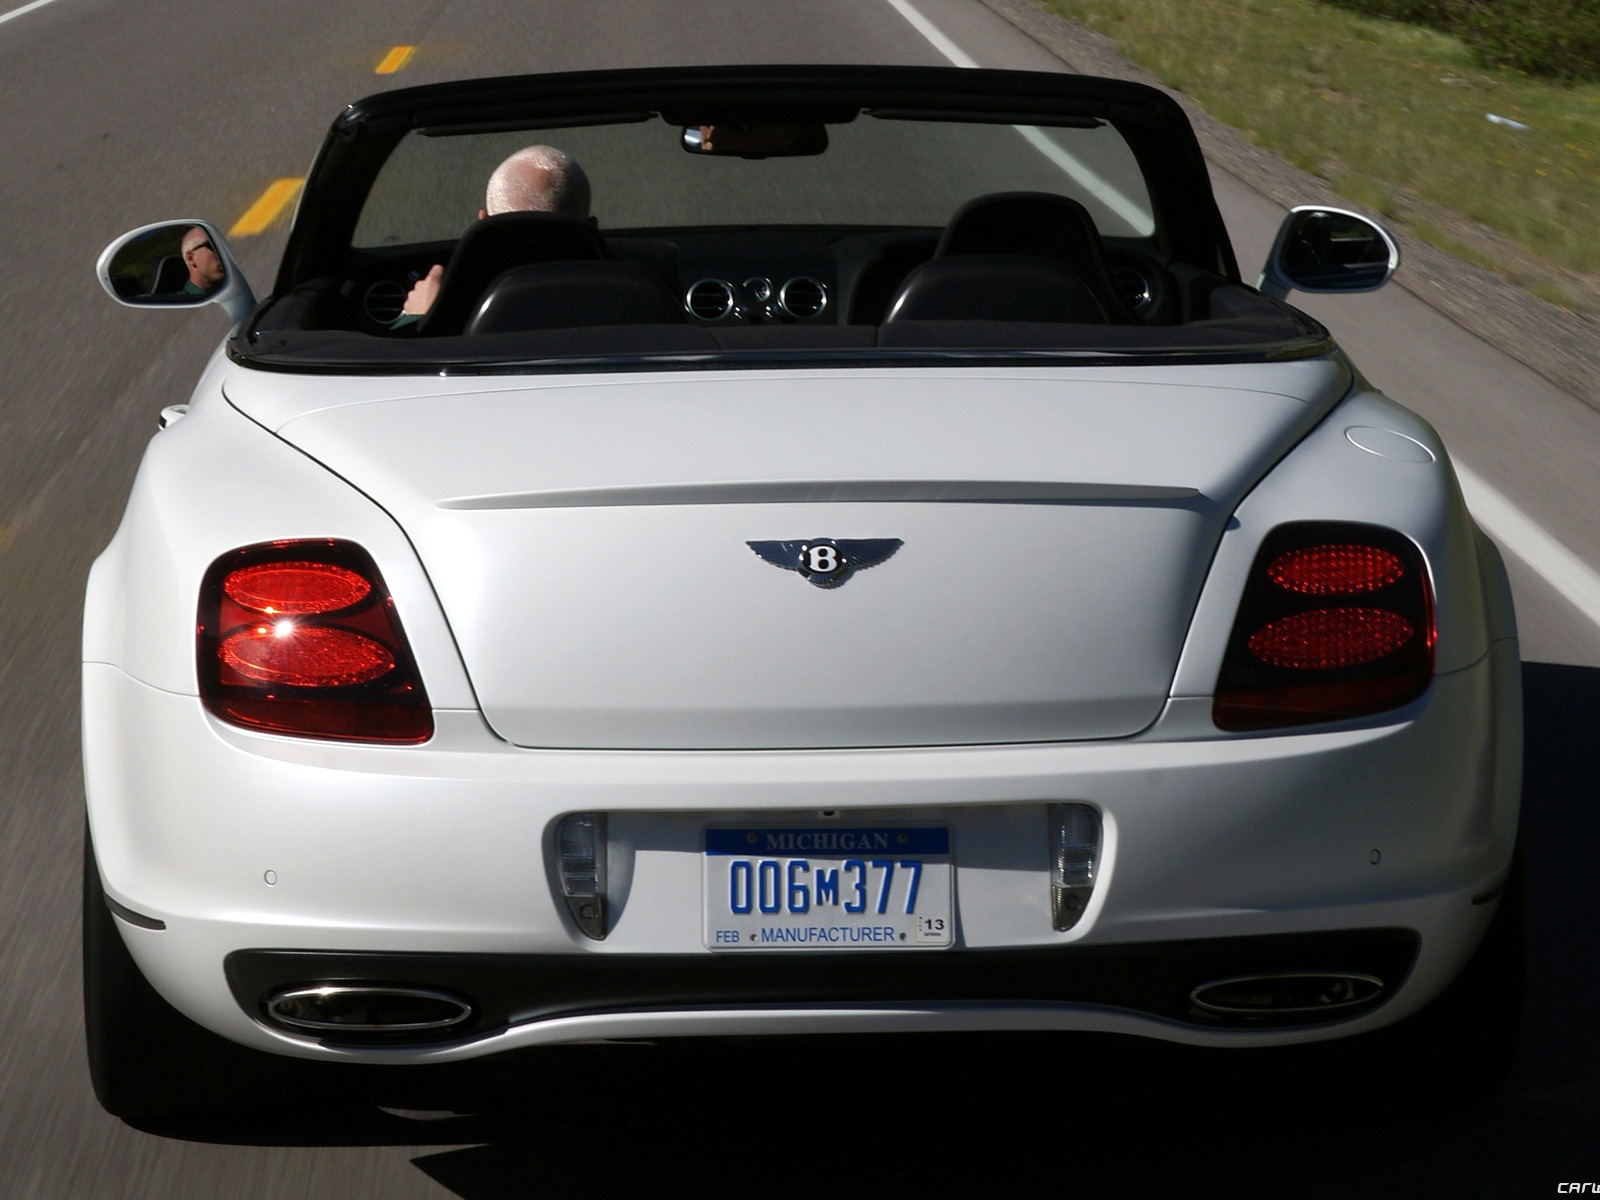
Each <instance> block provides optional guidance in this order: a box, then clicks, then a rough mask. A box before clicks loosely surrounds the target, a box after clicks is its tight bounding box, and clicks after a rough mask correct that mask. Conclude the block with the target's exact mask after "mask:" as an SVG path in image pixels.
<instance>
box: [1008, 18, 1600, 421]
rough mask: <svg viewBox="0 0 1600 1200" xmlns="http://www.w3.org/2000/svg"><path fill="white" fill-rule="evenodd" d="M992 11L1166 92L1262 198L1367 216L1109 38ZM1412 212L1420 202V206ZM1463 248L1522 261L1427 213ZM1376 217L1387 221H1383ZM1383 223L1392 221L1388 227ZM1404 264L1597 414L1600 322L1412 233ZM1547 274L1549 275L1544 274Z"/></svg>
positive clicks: (1079, 66) (1078, 65)
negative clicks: (1167, 83) (1133, 59)
mask: <svg viewBox="0 0 1600 1200" xmlns="http://www.w3.org/2000/svg"><path fill="white" fill-rule="evenodd" d="M982 2H983V4H984V5H985V7H987V8H989V9H990V10H991V11H993V12H994V13H996V14H997V15H999V16H1001V17H1003V18H1004V19H1005V20H1007V21H1009V22H1010V23H1011V24H1012V25H1014V26H1016V27H1017V28H1018V29H1020V30H1021V31H1022V32H1023V33H1025V34H1027V35H1028V36H1029V37H1030V38H1032V39H1033V40H1034V41H1036V42H1037V43H1038V44H1039V45H1041V46H1042V47H1044V48H1045V49H1046V50H1048V51H1049V52H1050V53H1051V54H1053V55H1054V56H1055V57H1056V58H1058V59H1060V60H1061V62H1062V63H1063V64H1064V65H1065V66H1066V67H1067V68H1068V69H1069V70H1071V71H1075V72H1077V73H1079V74H1084V75H1104V76H1110V77H1112V78H1117V79H1131V80H1135V81H1137V82H1140V83H1146V84H1150V85H1151V86H1153V87H1158V88H1161V90H1162V91H1164V92H1167V93H1168V94H1169V95H1171V96H1173V97H1174V98H1175V99H1176V100H1177V101H1178V102H1179V103H1180V104H1182V105H1183V107H1184V110H1185V111H1186V112H1187V113H1188V114H1189V118H1190V120H1191V121H1193V122H1194V126H1195V131H1196V133H1197V134H1198V136H1199V139H1200V145H1201V148H1202V149H1203V150H1204V151H1205V154H1206V157H1207V159H1209V160H1210V161H1211V162H1212V163H1213V164H1215V166H1216V167H1217V168H1218V169H1220V170H1222V171H1226V172H1227V173H1228V174H1230V175H1232V176H1234V177H1235V178H1237V179H1238V180H1240V181H1241V182H1243V183H1245V184H1247V185H1248V186H1250V187H1252V188H1254V189H1255V190H1256V191H1258V192H1260V193H1261V194H1262V195H1263V196H1266V197H1267V198H1268V199H1270V200H1272V201H1273V202H1274V203H1277V204H1281V205H1282V206H1284V207H1285V208H1289V207H1292V206H1294V205H1297V204H1328V205H1336V206H1338V207H1341V208H1348V209H1353V210H1356V211H1363V210H1362V206H1361V205H1359V204H1355V203H1354V202H1352V201H1350V200H1348V199H1346V198H1345V197H1343V196H1340V195H1339V194H1337V193H1336V192H1334V191H1333V189H1332V188H1331V187H1330V186H1329V184H1328V181H1327V180H1325V179H1321V178H1319V177H1317V176H1315V175H1312V174H1310V173H1309V172H1306V171H1303V170H1301V169H1300V168H1298V167H1295V166H1292V165H1291V164H1289V163H1287V162H1285V161H1284V160H1283V159H1281V158H1279V157H1278V156H1277V155H1275V154H1273V153H1272V152H1271V151H1269V150H1264V149H1262V148H1261V147H1260V146H1257V145H1255V144H1253V143H1252V142H1250V141H1249V140H1248V139H1247V138H1245V137H1244V135H1243V134H1241V133H1240V132H1239V131H1238V130H1236V129H1234V128H1232V127H1231V126H1229V125H1225V124H1223V123H1222V122H1221V121H1218V120H1217V119H1216V118H1214V117H1212V116H1211V115H1210V114H1209V113H1207V112H1206V111H1205V110H1204V109H1202V108H1200V106H1199V105H1198V104H1196V103H1195V102H1194V101H1193V100H1192V99H1191V98H1190V97H1188V96H1186V95H1184V94H1183V93H1181V92H1175V91H1173V90H1172V89H1171V88H1168V87H1164V86H1163V85H1162V84H1161V82H1160V81H1159V80H1157V79H1156V77H1155V76H1153V75H1151V74H1150V73H1149V72H1148V71H1145V70H1143V69H1142V68H1140V67H1138V66H1136V65H1135V64H1133V63H1131V62H1129V61H1128V60H1127V59H1126V58H1124V57H1123V56H1122V55H1121V54H1120V53H1118V51H1117V49H1116V46H1115V44H1114V43H1113V42H1112V40H1111V39H1110V38H1108V37H1106V36H1104V35H1103V34H1099V33H1095V32H1093V31H1092V30H1088V29H1084V28H1083V27H1082V26H1079V25H1074V24H1072V23H1071V22H1069V21H1066V20H1063V19H1062V18H1061V17H1058V16H1056V15H1054V14H1053V13H1047V12H1044V11H1043V10H1041V9H1040V8H1039V7H1038V5H1037V4H1036V3H1035V2H1034V0H982ZM1413 203H1414V204H1415V203H1416V202H1413ZM1417 207H1418V213H1419V215H1425V216H1426V217H1427V219H1428V220H1429V221H1430V222H1432V223H1433V224H1434V225H1436V226H1438V227H1440V228H1443V229H1444V230H1446V231H1447V232H1448V234H1449V235H1450V236H1451V237H1452V238H1454V239H1455V240H1456V241H1457V242H1459V243H1460V244H1461V245H1464V246H1467V247H1473V248H1476V247H1479V246H1481V247H1482V248H1483V250H1484V252H1485V253H1486V255H1488V256H1491V257H1493V258H1495V259H1496V260H1497V261H1502V262H1513V263H1514V262H1516V261H1517V260H1518V259H1519V258H1520V257H1523V256H1522V254H1521V252H1520V251H1518V250H1517V249H1516V248H1515V247H1512V246H1511V245H1510V244H1509V242H1508V241H1507V240H1506V239H1504V238H1502V237H1500V236H1499V235H1497V234H1495V233H1494V232H1493V231H1491V230H1487V229H1484V228H1482V227H1481V226H1478V225H1476V224H1474V223H1473V222H1470V221H1467V220H1465V219H1464V218H1462V217H1460V216H1459V215H1456V214H1454V213H1451V212H1448V211H1447V210H1441V209H1438V208H1436V207H1432V206H1429V207H1428V208H1427V210H1426V212H1425V213H1423V212H1422V211H1421V207H1420V205H1417ZM1370 215H1372V216H1373V217H1374V218H1376V219H1379V220H1384V219H1383V218H1382V217H1380V216H1379V215H1378V214H1376V213H1371V214H1370ZM1384 223H1385V225H1391V224H1392V222H1388V221H1386V220H1385V221H1384ZM1396 237H1397V238H1398V239H1399V241H1400V243H1401V255H1402V262H1401V267H1400V270H1399V271H1398V272H1397V273H1396V275H1395V282H1396V283H1398V284H1400V285H1401V286H1402V287H1404V288H1405V289H1406V290H1407V291H1409V292H1411V293H1412V294H1413V295H1415V296H1416V297H1418V298H1419V299H1420V300H1422V301H1423V302H1424V303H1426V304H1428V305H1429V306H1430V307H1432V308H1434V309H1436V310H1438V311H1439V312H1441V313H1443V314H1444V315H1445V316H1447V317H1449V318H1450V319H1451V320H1452V321H1454V322H1455V323H1456V324H1458V325H1460V326H1461V327H1462V328H1464V329H1466V330H1468V331H1469V332H1470V333H1472V334H1474V335H1476V336H1477V337H1480V338H1482V339H1483V340H1484V341H1486V342H1488V343H1489V344H1490V345H1492V346H1494V347H1496V348H1497V349H1499V350H1501V351H1502V352H1504V353H1505V354H1508V355H1510V356H1511V357H1512V358H1515V359H1516V360H1517V361H1519V362H1521V363H1523V364H1524V365H1525V366H1527V367H1529V368H1530V369H1532V370H1533V371H1536V372H1537V373H1538V374H1540V375H1542V376H1544V378H1545V379H1547V380H1549V381H1550V382H1551V383H1553V384H1554V385H1556V386H1557V387H1559V388H1561V389H1562V390H1563V391H1565V392H1569V393H1570V394H1572V395H1573V396H1575V397H1577V398H1578V399H1579V400H1582V401H1583V402H1584V403H1585V404H1587V405H1589V406H1590V407H1591V408H1594V409H1596V410H1600V323H1597V321H1591V320H1586V319H1585V317H1584V316H1583V315H1580V314H1579V313H1575V312H1568V311H1567V310H1566V309H1564V308H1559V307H1557V306H1556V305H1553V304H1550V303H1549V302H1548V301H1545V300H1541V299H1540V298H1538V297H1537V296H1535V295H1533V294H1532V293H1531V292H1528V291H1526V290H1525V289H1523V288H1521V287H1518V286H1517V285H1516V284H1515V283H1512V282H1510V281H1509V280H1506V279H1503V278H1501V277H1500V276H1499V275H1496V274H1495V273H1493V272H1491V271H1488V270H1485V269H1483V268H1482V267H1478V266H1475V265H1473V264H1472V263H1468V262H1464V261H1462V260H1461V259H1459V258H1457V257H1455V256H1454V255H1451V254H1448V253H1446V252H1445V251H1443V250H1440V249H1437V248H1436V247H1434V246H1432V245H1429V244H1428V243H1427V242H1424V241H1421V240H1420V239H1418V238H1415V237H1408V236H1406V234H1405V231H1404V230H1403V229H1402V230H1399V231H1397V232H1396ZM1546 269H1547V270H1548V268H1546ZM1561 282H1562V284H1563V286H1564V287H1565V288H1566V289H1567V290H1568V291H1569V292H1570V293H1571V294H1572V295H1574V296H1576V297H1578V298H1579V301H1578V307H1579V308H1580V310H1581V311H1582V312H1585V313H1588V312H1591V311H1592V312H1593V313H1594V314H1595V315H1596V316H1597V318H1600V281H1597V280H1594V279H1592V278H1590V277H1588V276H1580V275H1576V274H1571V273H1568V274H1567V275H1564V276H1563V277H1562V280H1561Z"/></svg>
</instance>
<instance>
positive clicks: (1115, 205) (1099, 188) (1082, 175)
mask: <svg viewBox="0 0 1600 1200" xmlns="http://www.w3.org/2000/svg"><path fill="white" fill-rule="evenodd" d="M889 5H890V7H891V8H893V9H894V10H895V12H897V13H899V14H900V15H901V16H902V17H904V18H905V19H906V20H907V21H908V22H909V23H910V24H911V26H912V28H914V29H915V30H916V31H917V32H918V33H920V34H921V35H922V36H923V37H925V38H927V39H928V41H929V42H931V43H932V44H933V48H934V49H935V50H937V51H938V52H939V53H940V54H942V55H944V56H945V57H946V58H948V59H949V60H950V61H951V62H952V63H953V64H954V65H956V66H958V67H975V66H977V65H978V63H977V60H976V59H974V58H972V57H971V56H970V55H968V54H967V53H966V52H965V51H964V50H962V49H961V47H960V46H957V45H956V44H955V43H954V42H952V41H951V40H950V39H949V38H947V37H945V35H944V34H943V33H941V32H940V31H939V28H938V27H937V26H936V25H934V23H933V22H932V21H930V20H928V18H927V17H925V16H923V15H922V14H921V13H920V12H918V11H917V10H916V9H914V8H912V7H911V5H910V3H909V2H908V0H889ZM1012 128H1013V129H1015V130H1016V131H1017V132H1018V133H1020V134H1021V135H1022V136H1023V137H1024V138H1025V139H1027V142H1028V144H1029V145H1030V146H1032V147H1033V148H1034V149H1035V150H1037V151H1038V152H1039V153H1040V154H1042V155H1044V156H1045V157H1046V158H1048V159H1049V160H1050V161H1051V162H1053V163H1054V164H1055V165H1056V166H1057V167H1059V168H1060V169H1061V170H1062V171H1064V172H1066V174H1067V175H1069V176H1070V177H1071V178H1073V179H1075V180H1077V181H1078V183H1079V184H1081V185H1082V186H1083V189H1084V190H1085V191H1087V192H1088V193H1089V194H1090V195H1091V196H1093V197H1094V198H1095V199H1097V200H1099V201H1100V203H1102V204H1104V205H1105V206H1106V207H1107V208H1109V209H1110V210H1111V211H1112V212H1114V213H1116V214H1117V216H1119V217H1121V218H1122V219H1123V220H1124V221H1126V222H1127V223H1128V227H1129V228H1130V229H1138V230H1145V231H1148V230H1149V229H1150V228H1151V224H1150V220H1151V218H1150V212H1149V210H1148V209H1145V208H1142V207H1140V205H1139V203H1138V202H1137V201H1135V200H1132V199H1130V198H1129V197H1127V196H1125V195H1124V194H1123V193H1122V192H1120V191H1118V190H1117V189H1116V187H1114V186H1113V185H1112V184H1111V182H1110V181H1109V180H1107V179H1106V178H1104V177H1103V176H1101V175H1099V174H1097V173H1096V172H1095V171H1094V170H1092V169H1091V168H1090V167H1088V166H1086V165H1084V164H1083V163H1082V162H1080V161H1079V160H1078V159H1077V158H1075V157H1073V155H1071V154H1070V153H1068V152H1067V151H1066V150H1064V149H1062V148H1061V147H1060V146H1058V145H1057V144H1056V143H1055V142H1053V141H1052V140H1051V139H1050V138H1048V137H1046V136H1045V135H1044V134H1043V133H1042V132H1040V131H1039V130H1037V129H1035V128H1034V127H1033V126H1031V125H1014V126H1012Z"/></svg>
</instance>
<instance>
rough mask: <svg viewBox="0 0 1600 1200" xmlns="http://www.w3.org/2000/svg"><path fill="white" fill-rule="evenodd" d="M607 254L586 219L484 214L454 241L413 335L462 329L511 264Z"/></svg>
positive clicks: (592, 257) (582, 258) (565, 259)
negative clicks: (436, 289) (441, 279)
mask: <svg viewBox="0 0 1600 1200" xmlns="http://www.w3.org/2000/svg"><path fill="white" fill-rule="evenodd" d="M606 257H607V253H606V247H605V242H604V240H603V239H602V238H601V237H600V234H599V233H598V232H597V231H596V230H595V227H594V224H593V223H592V222H591V221H589V220H588V219H587V218H585V217H569V216H566V215H564V214H559V213H532V212H530V213H502V214H500V215H499V216H497V217H485V218H484V219H483V220H481V221H479V222H477V223H476V224H475V225H473V226H471V227H470V228H469V229H468V230H467V231H466V232H465V233H464V234H462V235H461V240H460V241H459V242H457V243H456V249H455V253H454V254H452V255H451V256H450V261H449V263H447V264H446V265H445V269H444V282H443V284H442V285H441V286H440V288H439V295H438V298H437V299H435V300H434V302H433V307H432V308H430V309H429V310H428V314H427V316H425V317H423V318H422V320H421V321H419V322H418V323H417V333H418V334H419V335H420V336H423V337H431V336H437V335H450V334H457V333H461V332H462V331H463V330H464V329H465V328H466V324H467V322H468V320H470V319H471V318H472V316H473V314H474V313H476V312H477V311H478V307H479V305H480V304H481V303H482V301H483V298H484V294H485V293H486V292H487V291H488V290H489V285H490V284H491V283H493V282H494V280H495V279H497V278H498V277H499V276H500V275H502V274H503V273H505V272H506V271H508V270H511V269H512V268H514V267H522V266H527V265H529V264H531V263H544V262H563V261H568V260H580V261H582V260H588V261H594V260H596V259H604V258H606Z"/></svg>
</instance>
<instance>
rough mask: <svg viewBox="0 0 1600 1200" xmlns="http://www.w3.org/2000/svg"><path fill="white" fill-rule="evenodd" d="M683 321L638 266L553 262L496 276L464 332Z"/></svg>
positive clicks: (674, 303)
mask: <svg viewBox="0 0 1600 1200" xmlns="http://www.w3.org/2000/svg"><path fill="white" fill-rule="evenodd" d="M685 319H686V318H685V316H684V311H683V305H682V304H680V303H679V302H678V298H677V296H675V295H674V294H673V293H672V291H671V289H669V288H668V287H667V285H666V284H664V283H662V282H661V281H660V280H659V279H657V278H656V277H655V275H653V274H651V272H650V271H649V270H648V269H647V268H645V267H643V266H640V265H639V264H638V263H631V262H552V263H538V264H535V265H533V266H527V267H516V268H513V269H512V270H510V271H506V272H504V273H503V274H501V275H500V276H499V278H497V279H496V280H495V281H494V282H493V283H492V284H490V285H489V289H488V291H487V292H486V293H485V294H484V297H483V301H482V302H481V303H480V304H479V305H478V309H477V312H475V313H474V314H473V316H472V319H471V320H470V321H468V322H467V327H466V332H467V333H513V332H522V331H526V330H533V329H577V328H581V327H584V326H595V325H669V324H680V323H682V322H683V321H684V320H685Z"/></svg>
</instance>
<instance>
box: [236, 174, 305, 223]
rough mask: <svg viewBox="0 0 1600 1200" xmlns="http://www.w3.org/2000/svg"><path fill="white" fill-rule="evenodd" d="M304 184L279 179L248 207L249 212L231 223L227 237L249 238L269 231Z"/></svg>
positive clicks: (302, 181) (299, 181)
mask: <svg viewBox="0 0 1600 1200" xmlns="http://www.w3.org/2000/svg"><path fill="white" fill-rule="evenodd" d="M304 183H305V180H304V179H280V180H278V181H277V182H276V183H274V184H272V185H271V186H270V187H268V188H267V190H266V191H264V192H262V193H261V199H259V200H257V201H256V202H255V203H254V204H252V205H251V206H250V211H249V212H247V213H245V214H244V216H242V217H240V218H239V219H238V220H237V221H235V222H234V223H233V228H232V229H230V230H228V236H229V237H249V236H250V235H251V234H256V233H261V232H263V231H264V230H267V229H270V228H271V227H272V226H273V224H274V223H275V222H276V221H277V220H278V218H279V217H280V216H282V215H283V213H284V212H285V211H286V210H287V209H288V207H289V205H290V204H292V203H293V202H294V198H295V197H296V196H298V195H299V194H300V188H301V187H302V186H303V185H304Z"/></svg>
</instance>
